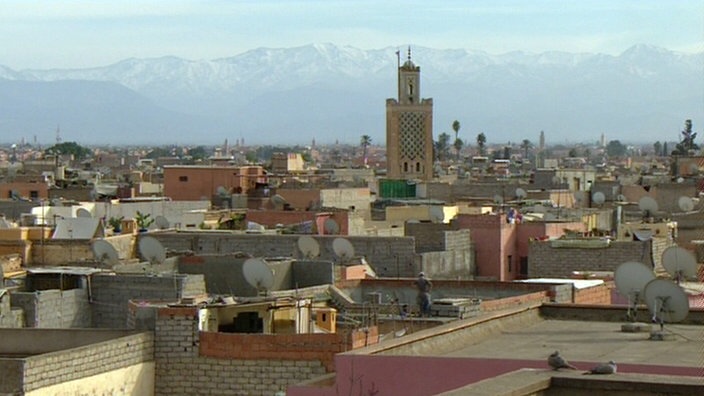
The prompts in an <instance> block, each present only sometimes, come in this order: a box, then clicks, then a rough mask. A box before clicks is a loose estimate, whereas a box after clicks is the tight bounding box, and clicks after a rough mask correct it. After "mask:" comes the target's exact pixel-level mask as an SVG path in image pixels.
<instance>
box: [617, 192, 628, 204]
mask: <svg viewBox="0 0 704 396" xmlns="http://www.w3.org/2000/svg"><path fill="white" fill-rule="evenodd" d="M616 200H617V201H618V202H626V196H625V195H623V194H619V195H617V196H616Z"/></svg>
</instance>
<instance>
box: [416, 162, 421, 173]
mask: <svg viewBox="0 0 704 396" xmlns="http://www.w3.org/2000/svg"><path fill="white" fill-rule="evenodd" d="M416 172H419V173H420V162H416Z"/></svg>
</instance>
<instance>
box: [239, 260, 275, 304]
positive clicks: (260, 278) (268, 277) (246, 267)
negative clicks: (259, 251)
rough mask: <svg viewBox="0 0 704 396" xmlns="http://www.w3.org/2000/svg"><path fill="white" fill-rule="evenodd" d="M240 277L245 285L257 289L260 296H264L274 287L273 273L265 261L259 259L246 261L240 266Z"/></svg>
mask: <svg viewBox="0 0 704 396" xmlns="http://www.w3.org/2000/svg"><path fill="white" fill-rule="evenodd" d="M242 275H244V279H245V280H246V281H247V283H249V284H250V286H252V287H253V288H255V289H257V293H258V294H260V295H262V294H263V295H266V294H267V292H268V291H269V290H270V289H271V287H272V286H273V285H274V272H273V271H272V270H271V268H269V266H268V265H267V263H266V261H264V260H262V259H260V258H250V259H247V260H246V261H245V262H244V264H243V265H242Z"/></svg>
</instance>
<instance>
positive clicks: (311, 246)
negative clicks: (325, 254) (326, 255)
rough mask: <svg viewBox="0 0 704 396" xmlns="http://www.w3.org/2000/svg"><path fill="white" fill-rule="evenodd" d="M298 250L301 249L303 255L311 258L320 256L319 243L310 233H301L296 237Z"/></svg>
mask: <svg viewBox="0 0 704 396" xmlns="http://www.w3.org/2000/svg"><path fill="white" fill-rule="evenodd" d="M297 244H298V250H300V251H301V253H302V254H303V257H305V258H307V259H312V258H315V257H318V256H320V244H319V243H318V241H316V240H315V239H313V237H312V236H310V235H303V236H301V237H300V238H298V242H297Z"/></svg>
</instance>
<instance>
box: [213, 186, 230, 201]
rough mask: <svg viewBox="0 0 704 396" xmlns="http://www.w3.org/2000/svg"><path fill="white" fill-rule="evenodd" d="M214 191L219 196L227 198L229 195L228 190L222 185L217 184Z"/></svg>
mask: <svg viewBox="0 0 704 396" xmlns="http://www.w3.org/2000/svg"><path fill="white" fill-rule="evenodd" d="M215 193H216V194H218V196H219V197H221V198H227V197H229V196H230V191H228V189H227V188H225V187H223V186H218V188H216V189H215Z"/></svg>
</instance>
